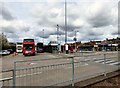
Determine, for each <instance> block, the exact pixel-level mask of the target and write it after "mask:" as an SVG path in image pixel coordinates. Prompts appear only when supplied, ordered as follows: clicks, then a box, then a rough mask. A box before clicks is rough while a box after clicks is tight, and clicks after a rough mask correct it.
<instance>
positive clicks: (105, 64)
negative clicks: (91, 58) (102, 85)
mask: <svg viewBox="0 0 120 88" xmlns="http://www.w3.org/2000/svg"><path fill="white" fill-rule="evenodd" d="M104 67H105V72H104V76H106V54H104Z"/></svg>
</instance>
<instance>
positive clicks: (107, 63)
mask: <svg viewBox="0 0 120 88" xmlns="http://www.w3.org/2000/svg"><path fill="white" fill-rule="evenodd" d="M112 62H115V60H110V61H107V62H106V64H109V63H112ZM102 64H104V62H102Z"/></svg>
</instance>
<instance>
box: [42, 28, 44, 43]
mask: <svg viewBox="0 0 120 88" xmlns="http://www.w3.org/2000/svg"><path fill="white" fill-rule="evenodd" d="M42 31H43V44H44V29H43V30H42Z"/></svg>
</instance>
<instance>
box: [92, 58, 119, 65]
mask: <svg viewBox="0 0 120 88" xmlns="http://www.w3.org/2000/svg"><path fill="white" fill-rule="evenodd" d="M93 61H94V62H95V63H100V64H104V63H105V61H104V59H94V60H93ZM106 64H107V65H116V66H119V65H120V61H116V60H111V59H106Z"/></svg>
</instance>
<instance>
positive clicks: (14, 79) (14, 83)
mask: <svg viewBox="0 0 120 88" xmlns="http://www.w3.org/2000/svg"><path fill="white" fill-rule="evenodd" d="M15 85H16V62H14V68H13V88H15Z"/></svg>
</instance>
